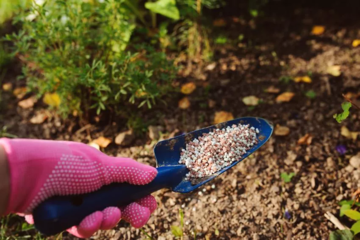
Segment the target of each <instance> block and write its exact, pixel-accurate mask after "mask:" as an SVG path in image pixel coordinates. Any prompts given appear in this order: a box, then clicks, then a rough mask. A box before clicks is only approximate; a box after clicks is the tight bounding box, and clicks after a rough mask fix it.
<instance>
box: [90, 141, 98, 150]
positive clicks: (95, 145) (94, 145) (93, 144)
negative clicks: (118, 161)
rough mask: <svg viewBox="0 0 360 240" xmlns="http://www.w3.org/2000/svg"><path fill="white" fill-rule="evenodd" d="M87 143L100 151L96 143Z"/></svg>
mask: <svg viewBox="0 0 360 240" xmlns="http://www.w3.org/2000/svg"><path fill="white" fill-rule="evenodd" d="M88 145H89V146H91V147H93V148H96V149H97V150H99V151H100V146H99V145H98V144H97V143H95V142H91V143H89V144H88Z"/></svg>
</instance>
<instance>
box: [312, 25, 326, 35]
mask: <svg viewBox="0 0 360 240" xmlns="http://www.w3.org/2000/svg"><path fill="white" fill-rule="evenodd" d="M324 31H325V27H324V26H320V25H319V26H314V27H313V29H312V31H311V34H313V35H321V34H323V33H324Z"/></svg>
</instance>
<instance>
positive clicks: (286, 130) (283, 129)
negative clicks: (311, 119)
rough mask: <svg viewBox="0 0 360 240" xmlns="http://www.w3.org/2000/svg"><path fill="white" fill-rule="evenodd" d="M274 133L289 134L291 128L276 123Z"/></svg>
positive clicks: (278, 134) (279, 134)
mask: <svg viewBox="0 0 360 240" xmlns="http://www.w3.org/2000/svg"><path fill="white" fill-rule="evenodd" d="M274 133H275V135H276V136H287V135H289V133H290V128H288V127H286V126H280V125H276V127H275V131H274Z"/></svg>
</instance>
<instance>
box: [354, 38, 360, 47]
mask: <svg viewBox="0 0 360 240" xmlns="http://www.w3.org/2000/svg"><path fill="white" fill-rule="evenodd" d="M359 45H360V39H355V40H354V41H353V42H352V46H353V47H357V46H359Z"/></svg>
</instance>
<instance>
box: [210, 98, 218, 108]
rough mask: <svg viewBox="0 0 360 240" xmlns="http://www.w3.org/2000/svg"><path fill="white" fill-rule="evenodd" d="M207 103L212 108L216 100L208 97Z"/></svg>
mask: <svg viewBox="0 0 360 240" xmlns="http://www.w3.org/2000/svg"><path fill="white" fill-rule="evenodd" d="M208 104H209V107H210V108H213V107H215V105H216V102H215V101H214V100H211V99H209V101H208Z"/></svg>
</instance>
